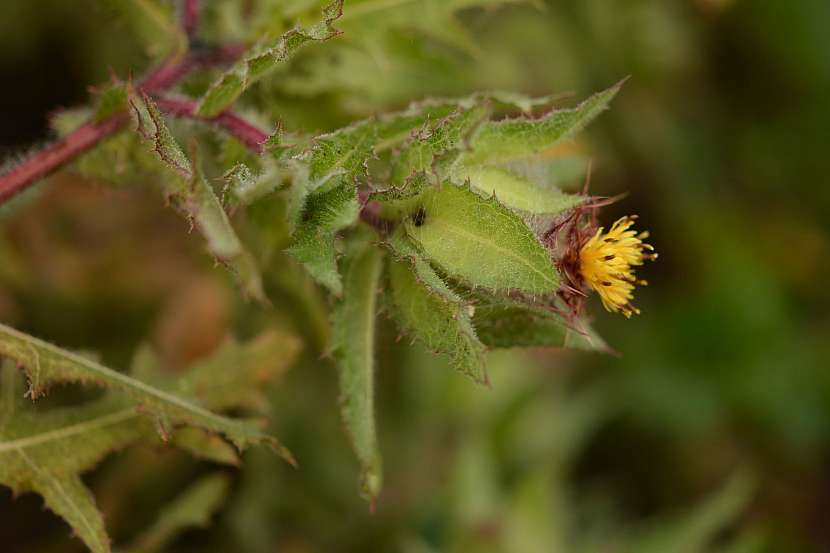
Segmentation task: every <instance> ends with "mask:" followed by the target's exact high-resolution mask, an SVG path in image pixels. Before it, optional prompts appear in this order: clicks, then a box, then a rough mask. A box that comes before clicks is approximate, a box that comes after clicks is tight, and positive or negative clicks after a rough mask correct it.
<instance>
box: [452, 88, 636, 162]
mask: <svg viewBox="0 0 830 553" xmlns="http://www.w3.org/2000/svg"><path fill="white" fill-rule="evenodd" d="M621 86H622V83H618V84H616V85H614V86H612V87H611V88H609V89H608V90H605V91H603V92H600V93H598V94H595V95H593V96H591V97H590V98H588V99H587V100H585V101H584V102H582V103H581V104H579V105H578V106H576V107H575V108H573V109H562V110H554V111H552V112H550V113H549V114H548V115H546V116H545V117H542V118H539V119H529V118H526V117H519V118H516V119H506V120H503V121H491V122H488V123H485V124H484V125H482V126H481V128H480V130H479V132H478V133H477V134H476V135H475V137H474V138H473V139H472V140H471V143H470V151H469V152H467V153H465V154H463V155H461V156H460V157H459V159H458V160H457V162H456V169H455V171H456V172H457V173H459V174H460V173H463V168H464V167H468V168H470V167H476V166H478V165H484V164H486V165H495V164H499V163H505V162H509V161H514V160H517V159H522V158H526V157H530V156H533V155H537V154H539V153H541V152H543V151H544V150H546V149H547V148H550V147H552V146H554V145H555V144H556V143H557V142H559V141H561V140H564V139H566V138H569V137H571V136H573V135H574V134H576V133H577V132H579V131H580V130H582V129H583V128H584V127H585V126H586V125H587V124H588V123H590V122H591V121H592V120H593V119H594V118H595V117H596V116H597V115H599V114H600V113H602V112H603V111H604V110H605V109H607V108H608V104H609V102H611V100H612V99H613V98H614V96H615V95H616V94H617V92H618V91H619V89H620V87H621ZM462 178H463V177H462Z"/></svg>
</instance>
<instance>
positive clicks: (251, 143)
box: [155, 97, 269, 154]
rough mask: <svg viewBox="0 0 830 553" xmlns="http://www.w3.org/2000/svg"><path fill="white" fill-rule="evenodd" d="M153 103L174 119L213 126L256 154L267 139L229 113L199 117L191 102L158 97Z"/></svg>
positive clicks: (243, 120)
mask: <svg viewBox="0 0 830 553" xmlns="http://www.w3.org/2000/svg"><path fill="white" fill-rule="evenodd" d="M155 102H156V105H157V106H158V108H159V109H160V110H161V111H163V112H164V113H167V114H169V115H173V116H174V117H185V118H190V119H196V120H199V121H204V122H206V123H211V124H215V125H216V126H218V127H220V128H222V129H224V130H225V131H226V132H227V133H228V134H230V135H231V136H233V137H235V138H236V139H237V140H239V141H240V142H242V143H243V144H244V145H245V146H246V147H247V148H249V149H250V150H251V151H253V152H255V153H256V154H262V153H263V151H264V146H265V142H266V141H267V140H268V138H269V134H268V133H267V132H265V131H263V130H262V129H260V128H258V127H256V126H255V125H254V124H253V123H250V122H249V121H246V120H245V119H243V118H242V117H240V116H238V115H236V114H235V113H233V112H231V111H225V112H223V113H220V114H219V115H217V116H216V117H200V116H198V115H196V108H197V104H196V102H194V101H192V100H183V99H178V98H165V97H158V98H156V100H155Z"/></svg>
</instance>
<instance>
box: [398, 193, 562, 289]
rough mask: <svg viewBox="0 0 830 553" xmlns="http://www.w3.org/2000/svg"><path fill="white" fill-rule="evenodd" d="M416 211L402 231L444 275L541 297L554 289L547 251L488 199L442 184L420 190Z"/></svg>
mask: <svg viewBox="0 0 830 553" xmlns="http://www.w3.org/2000/svg"><path fill="white" fill-rule="evenodd" d="M422 209H423V214H422V215H423V217H419V220H418V221H412V220H410V221H408V222H407V224H406V229H407V233H408V234H409V236H411V237H412V238H413V239H414V240H415V242H416V243H417V244H418V245H419V247H420V249H421V250H422V251H423V252H424V254H425V255H426V256H427V257H428V258H429V259H430V260H432V261H433V262H434V263H436V264H437V265H438V266H440V267H441V269H442V270H444V271H445V272H446V273H447V274H448V275H450V276H453V277H456V278H459V279H462V280H463V281H464V282H466V283H467V284H469V285H470V286H482V287H484V288H488V289H491V290H496V291H498V290H521V291H523V292H527V293H530V294H540V295H541V294H546V293H550V292H554V291H556V289H557V288H558V287H559V275H558V274H557V272H556V269H555V268H554V266H553V262H552V261H551V257H550V253H549V252H548V251H547V250H546V249H545V248H544V247H543V246H542V244H541V243H540V242H539V240H538V239H537V238H536V237H535V236H534V235H533V233H532V232H531V231H530V229H529V228H528V227H527V225H526V224H525V223H524V222H523V221H522V220H521V219H520V218H519V217H518V216H517V215H515V214H514V213H513V212H511V211H510V210H508V209H507V208H505V207H504V206H502V205H501V204H500V203H499V202H498V201H496V200H495V199H494V198H490V199H485V198H482V197H481V196H479V195H477V194H475V193H474V192H472V191H470V190H469V189H467V188H462V187H459V186H455V185H452V184H444V185H442V186H440V187H438V188H436V189H433V190H430V191H428V192H427V193H425V194H424V198H423V208H422Z"/></svg>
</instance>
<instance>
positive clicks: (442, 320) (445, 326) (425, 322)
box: [388, 235, 487, 382]
mask: <svg viewBox="0 0 830 553" xmlns="http://www.w3.org/2000/svg"><path fill="white" fill-rule="evenodd" d="M388 245H389V247H390V248H391V250H392V252H393V253H394V254H395V255H394V256H392V257H390V260H389V297H390V302H391V304H392V314H393V316H394V317H395V319H397V321H398V323H399V324H400V326H401V328H402V330H403V331H404V332H406V333H407V334H409V335H410V336H412V337H413V338H416V339H418V340H420V341H421V342H423V343H424V345H425V346H426V347H427V348H429V349H431V350H433V351H436V352H439V353H442V354H444V355H447V356H448V357H449V358H450V359H451V361H452V364H453V366H454V367H455V368H456V369H457V370H459V371H461V372H462V373H464V374H466V375H468V376H470V377H471V378H472V379H473V380H475V381H476V382H487V373H486V370H485V366H484V353H485V348H484V345H483V344H482V343H481V342H480V341H479V339H478V336H476V332H475V329H474V328H473V324H472V322H471V320H470V312H471V309H470V308H469V307H470V306H468V305H466V304H465V303H464V302H462V301H461V299H460V298H459V297H458V296H457V295H456V294H455V293H454V292H452V290H450V289H449V287H447V285H446V284H445V283H444V282H443V281H442V280H441V277H439V276H438V274H437V273H436V272H435V270H434V269H433V268H432V267H431V266H430V265H429V263H427V262H426V261H425V260H423V259H422V258H421V257H420V255H419V254H418V253H417V250H416V249H415V248H414V247H413V246H412V244H410V243H409V242H408V241H407V240H406V238H405V237H402V236H400V235H398V236H396V237H393V239H392V240H391V241H390V242H389V244H388Z"/></svg>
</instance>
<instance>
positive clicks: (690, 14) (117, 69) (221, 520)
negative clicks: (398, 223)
mask: <svg viewBox="0 0 830 553" xmlns="http://www.w3.org/2000/svg"><path fill="white" fill-rule="evenodd" d="M138 3H139V4H140V2H138ZM204 3H205V5H206V10H207V12H206V14H205V21H204V27H203V37H202V38H203V39H204V40H206V41H211V40H217V39H222V40H228V39H232V40H241V41H248V40H250V39H251V38H252V37H253V36H255V35H256V34H257V33H259V32H263V31H274V32H278V31H280V30H281V29H284V28H285V27H286V26H288V25H290V24H291V23H292V22H293V21H294V20H295V19H296V18H298V17H299V18H308V20H309V21H310V20H313V14H314V13H315V12H316V8H315V6H316V5H317V4H318V2H315V1H313V0H304V1H301V0H295V1H294V2H287V1H286V2H281V1H280V2H278V1H276V0H274V1H263V2H256V1H254V0H245V1H240V2H233V1H230V0H227V1H225V0H211V1H208V0H205V2H204ZM125 4H128V2H119V1H115V0H111V1H106V2H101V1H96V0H73V1H72V2H66V1H65V0H35V1H32V0H4V1H3V3H2V7H0V16H2V17H0V75H2V83H3V84H2V87H0V151H2V153H3V154H4V157H9V156H10V157H11V159H14V158H15V157H16V156H22V155H24V154H25V152H26V151H27V149H28V148H30V147H32V146H33V145H37V144H38V143H43V142H44V141H45V140H46V139H47V138H48V137H49V136H50V135H49V131H48V115H49V114H50V113H51V112H53V111H54V110H56V109H58V108H61V107H70V106H73V105H79V104H84V103H85V102H87V101H88V99H89V94H88V87H89V86H90V85H95V84H101V83H103V82H105V81H106V80H107V79H108V75H109V72H110V71H113V72H114V73H115V74H117V75H119V76H120V77H127V76H128V75H130V73H131V72H132V74H134V75H139V74H141V73H142V72H143V71H144V70H146V69H147V67H149V66H150V64H151V63H152V62H153V60H154V59H157V56H158V55H159V52H160V51H163V50H164V43H163V41H161V42H160V41H159V40H158V39H157V37H156V36H155V34H154V33H156V32H157V30H154V29H153V28H152V26H149V27H148V26H147V25H146V24H144V23H143V22H142V21H141V20H140V17H139V16H135V15H134V14H132V13H130V12H129V10H127V9H125V8H124V6H123V5H125ZM163 4H164V3H163V2H162V3H161V5H163ZM375 4H379V3H378V2H376V1H375V2H372V1H370V0H365V1H363V2H360V1H357V0H355V1H352V0H347V2H346V15H345V16H344V20H343V21H342V24H340V25H338V27H340V28H341V29H343V30H344V31H345V34H344V35H343V37H341V38H338V39H336V40H334V41H331V42H329V43H326V44H324V45H322V46H311V47H309V48H307V49H306V50H304V51H303V52H302V53H301V54H300V55H299V56H298V57H297V58H296V59H295V60H294V61H292V62H291V63H290V64H288V66H287V67H286V68H285V69H283V70H281V71H279V72H278V73H277V74H275V75H274V76H273V77H272V78H269V79H266V80H265V82H263V83H261V84H260V85H257V86H256V87H255V89H254V90H253V91H251V93H250V94H249V95H248V96H246V98H245V100H244V102H245V103H247V106H248V107H250V108H253V107H256V108H257V109H259V110H262V111H261V112H262V113H265V114H266V116H265V118H264V119H267V120H268V121H274V120H277V119H280V120H282V121H284V122H285V124H286V127H287V128H288V129H289V130H301V131H306V132H314V131H324V130H329V129H332V128H336V127H338V126H340V125H343V124H345V123H347V122H349V121H351V120H354V119H356V118H360V117H363V116H367V115H370V114H372V113H378V112H382V111H384V110H389V109H395V108H399V107H402V106H405V105H406V103H407V102H408V101H410V100H415V99H420V98H423V97H425V96H430V95H461V94H465V93H468V92H471V91H473V90H478V89H487V88H497V89H506V90H516V91H520V92H525V93H529V94H537V95H543V94H551V93H563V92H569V93H572V94H573V96H574V98H577V99H580V98H583V97H585V96H587V95H588V94H590V93H592V92H594V91H597V90H601V89H604V88H606V87H607V86H609V85H611V84H613V83H614V82H616V81H618V80H620V79H621V78H624V77H629V79H628V81H627V82H626V84H625V86H624V87H623V90H622V92H621V94H620V95H619V96H618V98H617V99H616V100H615V101H614V103H613V106H612V109H611V111H609V112H607V113H605V114H603V115H602V116H601V117H600V118H599V120H598V121H597V122H596V123H595V124H593V125H592V127H591V128H590V129H589V131H588V132H587V133H586V134H584V135H582V136H581V137H580V138H579V140H578V142H577V143H576V144H575V145H574V148H576V149H577V150H578V151H580V152H582V153H584V154H587V155H590V157H591V158H592V159H593V161H594V166H593V174H592V181H591V183H592V184H591V186H592V190H593V192H594V193H597V194H608V195H614V194H618V193H620V192H624V191H627V192H628V196H627V197H626V198H625V199H623V200H622V201H620V202H619V203H617V204H615V205H613V206H611V207H608V208H606V209H604V210H603V213H602V215H601V217H602V220H603V222H604V223H606V224H607V223H610V222H612V221H613V220H614V219H615V218H616V217H617V216H620V215H623V214H625V213H639V214H640V217H641V219H640V224H641V225H642V226H643V227H647V228H650V229H651V231H652V240H650V242H652V243H653V244H654V245H655V246H656V248H657V250H658V251H659V252H660V258H659V260H658V261H657V262H656V263H654V264H650V265H649V266H647V267H646V268H645V269H644V271H643V275H644V276H645V277H646V278H648V280H649V281H650V283H651V285H650V286H649V287H648V288H646V289H643V290H639V291H638V293H637V303H638V305H639V307H641V308H642V311H643V314H642V315H641V316H638V317H634V318H632V319H631V320H625V319H624V318H622V317H620V316H614V315H610V314H608V313H605V312H604V311H602V309H601V306H600V305H599V302H594V303H593V304H592V305H591V309H592V310H593V312H594V313H595V326H596V327H597V329H598V330H599V331H600V333H601V334H602V335H603V336H604V337H605V338H606V339H607V341H608V342H609V343H610V344H611V345H612V346H613V347H615V348H616V350H618V351H619V352H620V354H621V355H620V356H618V357H617V356H600V355H590V354H581V353H574V352H542V351H535V352H496V353H494V354H492V355H491V369H490V371H491V380H492V382H493V386H492V389H485V388H479V387H476V386H475V385H473V384H472V383H471V382H469V381H467V380H466V379H465V378H464V377H463V376H461V375H459V374H456V373H453V372H452V371H451V370H450V369H449V368H448V367H447V366H446V364H445V363H444V362H443V361H442V360H441V359H439V358H438V357H435V356H433V355H431V354H429V353H426V352H424V351H422V350H420V349H419V348H418V347H410V345H409V344H408V343H405V341H401V342H397V341H396V340H395V338H396V334H395V331H394V325H393V324H392V323H388V324H387V323H386V322H384V324H383V327H384V328H385V329H386V330H385V336H383V338H382V343H381V348H380V351H379V352H378V362H379V365H378V379H379V389H378V393H377V401H378V409H379V412H378V425H379V432H380V440H381V447H382V452H383V455H384V469H385V475H386V485H385V490H384V493H383V494H382V496H381V498H380V501H379V503H378V505H377V509H376V512H375V513H374V514H370V513H369V508H368V506H367V504H365V502H363V500H361V499H360V497H359V495H358V486H357V472H358V469H357V463H356V461H355V460H354V458H353V455H352V453H351V451H350V449H349V446H348V443H347V440H346V437H345V435H344V432H343V430H342V427H341V423H340V421H339V415H338V408H337V389H336V375H335V372H334V369H333V367H332V366H331V364H330V362H329V361H328V360H326V359H325V358H322V357H321V353H322V352H323V349H324V344H325V339H326V333H327V329H326V325H325V317H326V315H325V311H326V301H325V299H324V298H323V297H322V295H321V294H320V293H319V292H318V291H316V290H314V289H313V287H312V286H311V285H310V284H309V283H308V281H307V279H305V277H304V276H303V275H302V273H301V271H300V270H299V269H296V268H295V267H292V266H288V267H286V266H285V265H284V262H283V264H282V265H280V262H279V260H278V259H277V260H275V261H274V263H273V264H272V267H271V268H272V270H271V271H270V272H269V273H268V275H267V278H266V280H267V287H268V292H269V296H270V297H271V298H272V300H273V301H274V304H275V310H274V313H263V312H262V311H261V310H259V309H257V308H255V307H253V306H250V305H246V304H245V303H244V302H241V301H240V300H239V299H238V298H237V297H236V293H235V291H234V290H233V287H232V286H231V285H230V284H229V283H228V282H227V278H226V277H225V275H224V274H222V273H221V272H220V271H219V270H217V269H216V268H214V267H213V264H212V262H211V261H210V260H209V259H207V256H206V255H205V254H204V253H203V252H202V246H201V243H200V240H199V238H198V237H196V236H193V235H190V234H188V229H187V225H186V224H185V223H184V222H182V221H180V220H179V219H178V218H177V217H176V216H175V215H174V214H173V213H172V212H171V211H169V210H167V209H165V207H164V205H163V202H162V200H161V199H160V198H159V197H158V196H157V195H156V194H153V193H151V192H149V191H148V190H144V189H127V188H110V187H106V186H103V185H101V183H94V182H90V181H88V180H84V179H82V178H79V177H77V176H73V175H72V173H71V172H68V173H63V174H61V175H58V176H56V177H53V178H52V179H50V181H49V183H48V184H46V185H44V186H41V187H40V188H39V189H38V191H37V193H35V194H30V195H28V196H27V197H26V198H24V199H22V200H20V201H18V202H17V205H15V206H9V207H7V208H4V209H3V211H2V220H0V224H1V227H0V320H2V321H3V322H4V323H7V324H10V325H13V326H15V327H17V328H20V329H22V330H25V331H27V332H31V333H33V334H35V335H38V336H41V337H44V338H47V339H49V340H52V341H54V342H55V343H57V344H60V345H62V346H65V347H73V348H79V349H85V350H94V351H97V352H99V353H100V355H101V356H102V358H103V359H104V360H105V361H107V362H108V363H109V364H111V365H113V366H116V367H126V366H127V365H128V363H129V359H130V357H131V355H132V352H133V351H134V349H135V348H136V347H137V346H138V344H139V343H141V342H142V341H145V340H149V341H151V342H152V343H153V344H154V345H155V347H156V348H157V349H158V350H159V351H160V352H161V353H162V354H163V356H164V357H165V359H166V360H167V361H168V363H169V364H170V365H171V366H174V367H183V366H186V364H187V363H188V362H189V361H191V360H193V359H197V358H199V357H201V356H204V355H206V354H208V353H209V352H210V351H211V350H212V349H213V348H215V347H216V344H217V343H219V341H220V340H221V338H222V337H223V336H224V335H226V334H227V333H233V334H237V335H243V336H244V335H246V334H250V333H252V332H253V331H254V329H255V328H257V325H263V324H274V325H281V326H284V327H287V328H292V329H294V330H295V331H296V332H299V333H300V334H301V335H302V336H303V337H304V338H305V339H306V350H305V355H304V358H303V360H302V362H301V363H300V364H299V365H298V366H296V367H294V368H292V369H291V370H290V371H289V372H288V373H287V374H286V376H285V378H284V379H283V380H282V382H280V383H279V385H277V386H275V387H274V389H273V390H271V391H270V392H269V393H270V397H271V399H272V402H273V430H274V431H275V432H276V434H277V435H278V436H280V437H281V439H282V440H283V441H284V442H285V443H286V444H287V445H288V446H289V447H290V448H291V449H292V451H293V452H294V453H295V455H296V456H297V458H298V460H299V463H300V468H299V469H298V470H294V469H291V468H290V467H288V466H287V465H285V464H284V463H281V462H280V461H278V460H276V459H274V458H272V457H271V456H269V455H268V454H267V453H265V452H261V451H250V452H249V453H247V454H246V455H245V462H244V464H243V465H242V467H241V468H240V469H239V470H228V471H227V472H228V474H229V475H230V477H231V478H232V481H233V485H232V489H231V492H230V496H229V498H228V500H227V502H226V503H225V504H224V505H223V506H222V507H221V508H220V509H219V510H218V512H217V514H216V516H215V517H214V524H213V525H212V527H211V528H210V529H208V530H194V531H190V532H187V533H185V534H184V535H183V536H181V537H180V538H179V539H178V540H177V541H175V542H174V543H173V545H172V546H171V548H170V550H171V551H250V552H259V551H281V552H282V551H284V552H292V553H293V552H318V551H320V552H328V551H344V552H345V551H361V552H367V551H371V552H393V551H400V552H403V553H430V552H443V551H448V552H464V553H467V552H470V553H478V552H482V553H483V552H498V551H504V552H510V553H525V552H528V553H535V552H539V553H542V552H545V553H549V552H567V553H572V552H596V553H606V552H607V553H616V552H654V553H665V552H688V553H692V552H698V551H700V552H719V553H720V552H722V553H726V552H729V553H733V552H755V551H770V552H772V551H783V552H794V553H798V552H805V553H806V552H819V551H830V525H828V522H827V513H828V510H830V470H829V469H828V467H830V371H828V368H830V309H828V308H829V307H830V287H828V286H826V285H825V280H826V279H827V276H828V275H830V262H829V261H828V260H830V242H829V241H828V227H830V186H829V185H828V183H827V174H828V169H830V163H828V146H830V48H828V45H827V40H828V36H830V35H828V28H829V27H828V25H830V2H827V1H826V0H788V1H781V0H625V1H623V0H547V1H544V2H542V1H540V2H536V3H535V4H533V3H521V2H515V3H508V5H501V4H502V3H500V2H495V1H489V2H474V1H466V0H452V1H447V2H443V0H435V1H428V0H411V1H408V2H405V1H401V2H382V3H380V5H381V7H380V8H379V9H375V10H371V9H366V7H367V5H368V6H370V7H371V6H372V5H375ZM477 4H486V5H485V6H483V7H481V6H477ZM350 8H351V9H353V11H354V14H353V15H351V16H350V14H351V13H352V12H351V11H350ZM456 8H457V10H456ZM361 10H363V15H360V13H361ZM204 80H205V79H202V81H200V80H199V79H198V78H194V79H191V80H190V81H188V82H187V83H185V85H184V87H183V90H184V91H185V92H187V91H188V90H198V89H199V88H200V87H203V86H204V83H203V81H204ZM11 207H14V209H11ZM263 215H267V212H266V213H263ZM283 231H284V229H283ZM275 232H276V231H275ZM277 244H279V239H277ZM211 470H223V469H217V467H212V466H209V465H206V464H205V463H202V464H199V463H196V462H194V461H192V460H191V459H190V458H188V457H187V456H186V455H184V454H181V453H177V452H173V451H169V450H165V449H163V448H159V447H158V446H156V445H153V444H149V445H147V446H142V447H133V448H130V449H128V450H126V451H124V452H122V453H119V454H117V455H115V456H113V457H111V458H110V459H108V460H107V461H106V462H105V463H103V464H102V465H101V466H100V467H99V468H98V469H96V470H95V471H94V472H93V473H91V474H89V475H88V478H87V481H88V483H89V484H90V485H91V486H92V488H93V489H94V490H95V492H96V497H97V498H98V501H99V504H100V506H101V508H102V509H103V510H104V512H105V513H106V520H107V525H108V527H109V529H110V532H111V534H112V535H113V536H114V538H115V541H116V543H120V542H126V541H129V539H130V538H131V537H132V536H134V535H135V534H136V532H138V531H139V530H140V529H141V528H143V527H145V526H146V525H147V524H148V523H149V521H151V520H153V518H154V517H155V515H156V513H157V512H158V511H159V510H160V509H161V508H163V506H164V505H165V504H166V503H167V502H169V501H170V500H171V499H172V498H174V497H175V496H176V495H177V494H178V493H179V492H180V491H181V490H182V489H184V488H185V487H186V485H187V483H188V482H192V481H193V480H194V479H195V478H197V477H198V475H200V474H204V473H206V472H209V471H211ZM67 535H68V529H67V528H66V527H65V526H64V525H63V523H62V522H61V521H60V520H59V519H57V518H56V517H53V516H52V515H50V514H49V513H47V512H44V511H43V510H42V509H41V504H40V500H39V498H36V497H35V496H23V497H20V498H17V499H13V498H12V497H11V495H10V493H8V490H5V489H3V490H0V549H2V550H3V551H10V552H17V551H26V552H28V551H77V550H80V548H81V546H80V545H79V543H80V542H78V541H76V540H71V539H69V538H68V537H67Z"/></svg>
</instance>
